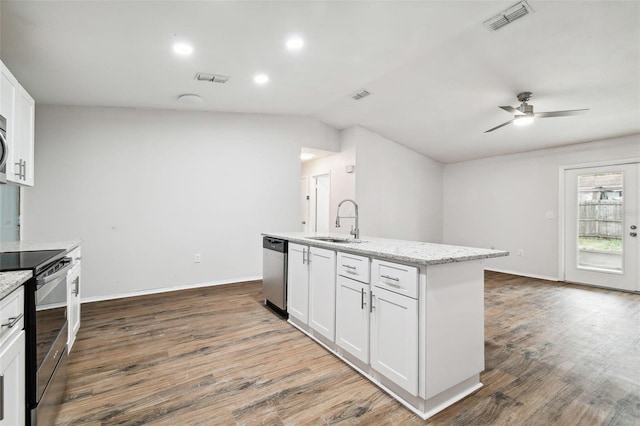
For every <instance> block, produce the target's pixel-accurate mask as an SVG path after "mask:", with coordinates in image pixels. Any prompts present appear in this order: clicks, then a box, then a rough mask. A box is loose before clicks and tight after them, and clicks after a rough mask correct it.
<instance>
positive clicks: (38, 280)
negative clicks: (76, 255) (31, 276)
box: [36, 259, 72, 288]
mask: <svg viewBox="0 0 640 426" xmlns="http://www.w3.org/2000/svg"><path fill="white" fill-rule="evenodd" d="M71 266H72V265H71V259H69V261H68V263H67V264H66V265H65V266H64V267H63V268H62V269H60V270H59V271H56V272H55V273H53V274H51V275H47V276H46V277H42V278H36V284H37V288H40V287H42V286H43V285H45V284H47V283H49V282H51V281H54V280H57V279H58V278H60V277H62V276H63V275H66V274H67V271H69V269H71Z"/></svg>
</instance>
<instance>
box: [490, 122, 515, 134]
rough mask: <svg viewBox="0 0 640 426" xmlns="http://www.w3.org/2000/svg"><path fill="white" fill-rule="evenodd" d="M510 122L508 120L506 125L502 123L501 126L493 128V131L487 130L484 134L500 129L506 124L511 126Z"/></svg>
mask: <svg viewBox="0 0 640 426" xmlns="http://www.w3.org/2000/svg"><path fill="white" fill-rule="evenodd" d="M512 122H513V120H509V121H507V122H506V123H502V124H501V125H499V126H496V127H494V128H493V129H489V130H487V131H486V132H485V133H489V132H493V131H494V130H496V129H499V128H500V127H504V126H506V125H507V124H511V123H512Z"/></svg>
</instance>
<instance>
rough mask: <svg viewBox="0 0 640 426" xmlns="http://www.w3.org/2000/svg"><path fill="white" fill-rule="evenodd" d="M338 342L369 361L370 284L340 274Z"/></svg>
mask: <svg viewBox="0 0 640 426" xmlns="http://www.w3.org/2000/svg"><path fill="white" fill-rule="evenodd" d="M336 344H337V345H338V346H340V347H341V348H342V349H344V350H345V351H347V352H349V353H350V354H351V355H353V356H355V357H356V358H358V359H359V360H360V361H362V362H364V363H366V364H368V363H369V286H368V285H367V284H362V283H360V282H358V281H354V280H352V279H349V278H345V277H340V276H339V277H338V280H337V294H336Z"/></svg>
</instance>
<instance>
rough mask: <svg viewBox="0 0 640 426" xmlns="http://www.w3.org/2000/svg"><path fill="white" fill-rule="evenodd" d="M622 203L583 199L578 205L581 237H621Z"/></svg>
mask: <svg viewBox="0 0 640 426" xmlns="http://www.w3.org/2000/svg"><path fill="white" fill-rule="evenodd" d="M622 213H623V211H622V203H621V202H618V201H583V202H581V203H580V204H579V205H578V218H579V222H580V227H579V235H580V236H581V237H599V238H621V237H622Z"/></svg>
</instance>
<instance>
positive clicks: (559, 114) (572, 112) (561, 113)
mask: <svg viewBox="0 0 640 426" xmlns="http://www.w3.org/2000/svg"><path fill="white" fill-rule="evenodd" d="M587 111H589V108H586V109H571V110H567V111H547V112H536V113H535V114H534V117H535V118H545V117H566V116H569V115H580V114H584V113H586V112H587Z"/></svg>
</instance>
